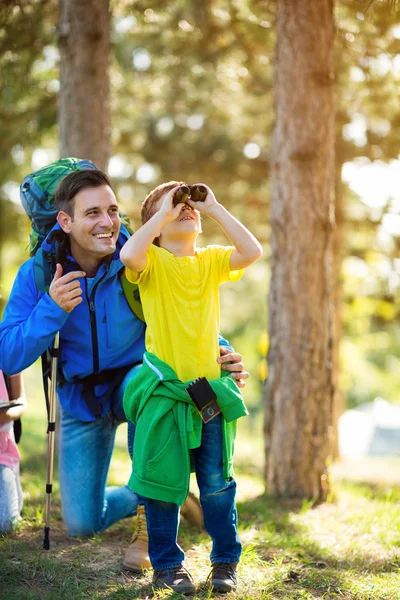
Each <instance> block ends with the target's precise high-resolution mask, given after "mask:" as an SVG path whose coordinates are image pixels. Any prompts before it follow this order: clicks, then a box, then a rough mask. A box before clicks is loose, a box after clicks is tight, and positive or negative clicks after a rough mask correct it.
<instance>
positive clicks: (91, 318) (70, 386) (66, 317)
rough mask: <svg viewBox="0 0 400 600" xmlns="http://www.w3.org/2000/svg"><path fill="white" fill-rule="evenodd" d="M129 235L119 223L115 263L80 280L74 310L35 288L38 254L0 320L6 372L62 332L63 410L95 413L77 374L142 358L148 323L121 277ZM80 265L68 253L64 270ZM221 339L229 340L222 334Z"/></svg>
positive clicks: (98, 392) (0, 358)
mask: <svg viewBox="0 0 400 600" xmlns="http://www.w3.org/2000/svg"><path fill="white" fill-rule="evenodd" d="M55 228H59V225H58V224H57V225H56V226H55ZM128 237H129V233H128V232H127V231H126V229H125V228H124V227H121V232H120V235H119V238H118V242H117V248H116V250H115V252H114V254H113V256H112V260H111V263H110V264H109V265H106V264H102V265H101V266H100V267H99V269H98V271H97V273H96V276H95V277H94V278H92V279H89V278H82V279H81V280H80V284H81V287H82V290H83V294H82V299H83V301H82V302H81V304H78V306H76V307H75V308H74V309H73V310H72V311H71V312H70V313H67V312H65V311H64V310H63V309H62V308H60V307H59V306H58V304H56V303H55V302H54V301H53V300H52V299H51V298H50V296H49V294H48V293H46V292H42V291H39V292H37V290H36V284H35V279H34V258H31V259H29V260H28V261H27V262H25V263H24V264H23V265H22V266H21V267H20V269H19V271H18V274H17V277H16V279H15V282H14V285H13V288H12V290H11V294H10V298H9V300H8V303H7V306H6V309H5V311H4V316H3V320H2V322H1V323H0V369H1V370H2V371H3V372H4V373H7V375H12V374H14V373H19V372H21V371H23V370H24V369H26V368H27V367H29V366H30V365H31V364H32V363H34V362H35V361H36V360H37V359H38V358H39V357H40V356H41V354H42V353H43V352H45V350H46V349H47V348H49V347H50V346H51V345H52V344H53V341H54V337H55V335H56V333H57V331H59V332H60V358H59V365H60V366H61V370H62V373H63V378H64V379H65V382H63V383H62V385H61V386H60V387H59V388H58V389H57V392H58V397H59V401H60V404H61V407H62V409H63V411H65V412H66V413H68V414H70V415H72V416H74V417H76V418H77V419H80V420H82V421H93V420H94V419H95V417H94V416H93V415H92V413H91V412H90V410H89V409H88V407H87V405H86V402H85V400H84V399H83V396H82V385H81V384H80V383H78V382H77V381H76V380H78V379H82V378H84V377H87V376H88V375H92V374H93V373H98V372H101V371H104V370H108V369H117V368H121V367H128V366H130V365H133V364H135V363H137V362H141V361H142V357H143V352H144V349H145V345H144V333H145V327H146V326H145V324H144V323H143V322H142V321H140V320H139V319H138V318H137V317H135V315H134V314H133V313H132V310H131V309H130V307H129V305H128V302H127V301H126V298H125V295H124V292H123V290H122V286H121V280H120V271H121V269H122V268H123V264H122V262H121V260H120V258H119V253H120V250H121V248H122V246H123V245H124V243H125V241H126V240H127V239H128ZM43 244H44V245H45V244H46V240H45V242H44V243H43ZM77 270H81V268H80V266H79V265H78V264H77V262H76V261H75V260H74V258H72V257H71V256H68V258H67V260H66V263H65V265H64V271H63V273H64V274H65V273H68V272H70V271H77ZM219 343H220V345H225V346H228V342H226V340H223V339H221V338H220V340H219ZM228 347H229V346H228ZM106 389H107V384H102V385H98V386H96V387H95V388H94V391H95V396H96V399H99V400H100V399H101V398H102V396H103V395H104V393H105V390H106ZM110 403H111V398H109V399H108V401H107V402H106V403H105V404H104V406H103V409H102V415H105V414H107V412H108V411H109V409H110Z"/></svg>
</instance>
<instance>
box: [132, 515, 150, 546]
mask: <svg viewBox="0 0 400 600" xmlns="http://www.w3.org/2000/svg"><path fill="white" fill-rule="evenodd" d="M148 539H149V536H148V534H147V521H146V513H145V509H144V507H141V506H138V511H137V516H136V531H135V533H134V534H133V536H132V541H131V543H132V542H135V541H136V540H142V541H144V542H147V541H148Z"/></svg>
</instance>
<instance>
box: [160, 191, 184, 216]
mask: <svg viewBox="0 0 400 600" xmlns="http://www.w3.org/2000/svg"><path fill="white" fill-rule="evenodd" d="M179 187H180V186H179V185H178V186H176V187H175V188H174V189H173V190H170V191H169V192H168V194H166V196H165V197H164V200H163V202H162V204H161V207H160V210H159V212H160V213H161V214H162V216H163V219H164V220H165V223H170V222H171V221H175V219H176V218H177V217H179V215H180V213H181V210H182V206H183V202H180V203H179V204H177V205H176V206H174V204H173V198H174V196H175V193H176V190H177V189H178V188H179Z"/></svg>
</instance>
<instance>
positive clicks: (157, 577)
mask: <svg viewBox="0 0 400 600" xmlns="http://www.w3.org/2000/svg"><path fill="white" fill-rule="evenodd" d="M153 587H155V588H156V589H158V590H164V589H171V590H173V591H174V592H177V593H178V594H194V593H195V591H196V588H195V587H194V585H193V580H192V577H191V575H190V573H188V571H186V569H185V568H184V567H182V566H180V567H172V568H171V569H162V570H161V571H154V575H153Z"/></svg>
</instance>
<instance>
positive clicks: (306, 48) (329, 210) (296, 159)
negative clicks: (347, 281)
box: [265, 0, 334, 501]
mask: <svg viewBox="0 0 400 600" xmlns="http://www.w3.org/2000/svg"><path fill="white" fill-rule="evenodd" d="M333 43H334V17H333V0H319V1H318V2H314V1H313V0H278V2H277V54H276V63H275V105H276V124H275V130H274V138H273V148H272V156H271V167H272V173H271V177H272V189H273V192H272V206H271V245H272V256H271V267H272V273H271V289H270V297H269V332H270V350H269V353H268V367H269V377H268V381H267V385H266V393H265V454H266V470H265V479H266V485H267V488H268V489H269V491H270V492H272V493H273V494H274V495H286V496H289V497H301V498H309V499H311V498H314V499H316V500H318V501H322V500H324V499H325V498H326V495H327V492H328V479H327V473H326V459H327V457H328V454H329V444H330V442H329V431H330V428H331V424H332V405H333V384H332V327H333V324H332V320H333V314H332V303H333V287H332V268H333V266H332V232H333V224H334V98H333V83H334V66H333Z"/></svg>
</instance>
